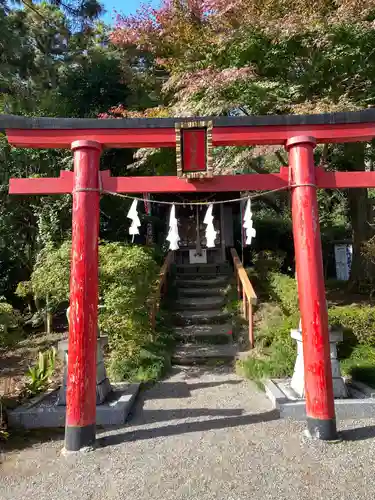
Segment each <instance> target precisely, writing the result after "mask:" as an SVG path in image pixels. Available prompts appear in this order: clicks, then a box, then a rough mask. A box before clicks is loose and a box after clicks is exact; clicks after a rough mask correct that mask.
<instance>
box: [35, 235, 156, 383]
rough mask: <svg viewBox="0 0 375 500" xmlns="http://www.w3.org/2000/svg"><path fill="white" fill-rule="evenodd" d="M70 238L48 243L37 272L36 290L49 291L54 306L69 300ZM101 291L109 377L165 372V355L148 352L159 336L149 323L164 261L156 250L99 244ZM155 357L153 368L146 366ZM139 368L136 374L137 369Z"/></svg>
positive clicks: (41, 294) (42, 294)
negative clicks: (54, 245) (157, 257)
mask: <svg viewBox="0 0 375 500" xmlns="http://www.w3.org/2000/svg"><path fill="white" fill-rule="evenodd" d="M70 249H71V243H70V242H69V241H67V242H65V243H64V244H63V245H61V247H59V248H57V249H53V248H51V247H48V249H45V251H43V252H42V253H41V254H40V256H39V259H38V262H37V264H36V266H35V269H34V272H33V273H32V277H31V282H32V287H33V291H34V293H35V294H36V295H37V296H38V297H40V298H41V299H42V298H43V299H44V298H45V297H46V296H47V294H48V296H49V299H50V302H51V303H52V304H53V308H54V309H56V308H57V307H59V306H61V305H63V304H64V303H67V302H68V300H69V276H70V252H71V250H70ZM99 261H100V267H99V277H100V280H99V294H100V301H101V305H102V307H101V309H100V314H99V327H100V329H101V331H102V333H105V334H107V335H108V340H109V349H110V353H109V360H108V363H109V364H108V370H109V373H110V376H111V377H112V378H114V379H116V380H119V379H124V377H125V378H127V379H128V378H130V379H132V378H136V379H138V378H147V373H148V374H149V375H150V377H151V378H153V377H154V376H155V373H156V372H158V373H159V372H160V368H159V367H160V366H161V365H164V364H165V359H164V357H163V356H160V357H159V358H158V359H156V358H155V357H153V356H149V357H148V358H147V356H146V355H145V352H149V347H150V345H151V346H152V345H153V344H154V343H155V342H156V341H157V340H158V336H159V333H158V332H157V333H155V332H153V331H152V329H151V326H150V316H149V312H150V301H151V298H152V296H153V293H154V289H155V285H156V283H157V278H158V276H159V270H160V266H159V264H158V263H157V262H156V260H155V251H154V249H150V248H146V247H141V246H137V245H124V244H121V243H106V242H103V243H101V244H100V245H99ZM146 358H147V359H149V360H150V359H152V362H151V364H152V367H153V368H152V369H149V368H147V367H146V365H147V363H148V361H145V359H146ZM137 367H138V368H139V370H140V373H139V374H138V375H136V372H137V369H138V368H137Z"/></svg>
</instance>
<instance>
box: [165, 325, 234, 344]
mask: <svg viewBox="0 0 375 500" xmlns="http://www.w3.org/2000/svg"><path fill="white" fill-rule="evenodd" d="M232 329H233V325H232V323H229V322H228V323H224V324H222V325H187V326H178V327H176V328H175V335H176V337H177V338H181V339H190V340H192V339H196V340H197V341H199V340H204V339H212V338H213V337H214V338H215V337H216V338H217V339H220V340H221V341H222V340H228V342H230V341H231V340H232ZM212 341H214V340H212Z"/></svg>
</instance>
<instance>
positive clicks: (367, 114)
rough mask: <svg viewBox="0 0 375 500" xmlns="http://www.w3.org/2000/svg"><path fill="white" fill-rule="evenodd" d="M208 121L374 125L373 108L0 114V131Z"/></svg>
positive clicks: (216, 123) (170, 125)
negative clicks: (118, 115)
mask: <svg viewBox="0 0 375 500" xmlns="http://www.w3.org/2000/svg"><path fill="white" fill-rule="evenodd" d="M200 120H212V122H213V126H214V127H252V126H253V127H257V126H262V127H265V126H298V125H302V126H304V125H340V124H342V125H349V124H356V123H357V124H359V123H370V122H375V109H373V108H369V109H364V110H362V111H348V112H339V113H323V114H315V115H263V116H239V117H231V116H219V117H188V118H185V117H184V118H181V117H175V118H126V119H99V118H48V117H25V116H18V115H0V130H6V129H8V130H10V129H34V130H38V129H50V130H51V129H55V130H59V129H60V130H68V129H75V130H77V129H86V130H87V129H157V128H174V126H175V123H176V122H178V123H180V122H189V121H200Z"/></svg>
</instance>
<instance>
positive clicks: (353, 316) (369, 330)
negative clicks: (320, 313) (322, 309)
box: [328, 304, 375, 346]
mask: <svg viewBox="0 0 375 500" xmlns="http://www.w3.org/2000/svg"><path fill="white" fill-rule="evenodd" d="M328 317H329V323H330V325H332V326H333V325H338V326H341V327H343V328H344V330H348V331H349V332H352V333H353V335H354V336H355V337H356V339H357V340H358V342H360V343H366V344H369V345H373V346H375V309H374V308H373V307H372V306H367V305H361V304H352V305H350V306H335V307H330V308H329V310H328Z"/></svg>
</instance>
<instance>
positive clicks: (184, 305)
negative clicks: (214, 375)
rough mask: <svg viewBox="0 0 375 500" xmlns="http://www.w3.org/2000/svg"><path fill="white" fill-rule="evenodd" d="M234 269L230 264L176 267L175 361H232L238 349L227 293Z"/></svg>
mask: <svg viewBox="0 0 375 500" xmlns="http://www.w3.org/2000/svg"><path fill="white" fill-rule="evenodd" d="M231 275H232V270H231V268H230V267H229V265H228V264H226V263H224V264H199V265H198V264H195V265H193V264H185V265H177V266H176V291H177V296H176V300H175V301H174V307H175V311H174V324H175V334H176V337H177V339H178V340H179V343H178V345H177V347H176V350H175V353H174V355H173V358H172V361H173V363H174V364H180V365H187V364H195V363H197V364H199V363H206V362H215V361H218V362H223V361H232V360H233V359H234V358H235V356H236V353H237V346H236V344H235V343H234V342H233V337H232V329H233V325H232V318H231V314H230V313H229V312H227V311H226V310H225V305H226V296H225V291H226V289H227V287H228V285H229V281H230V278H231Z"/></svg>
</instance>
